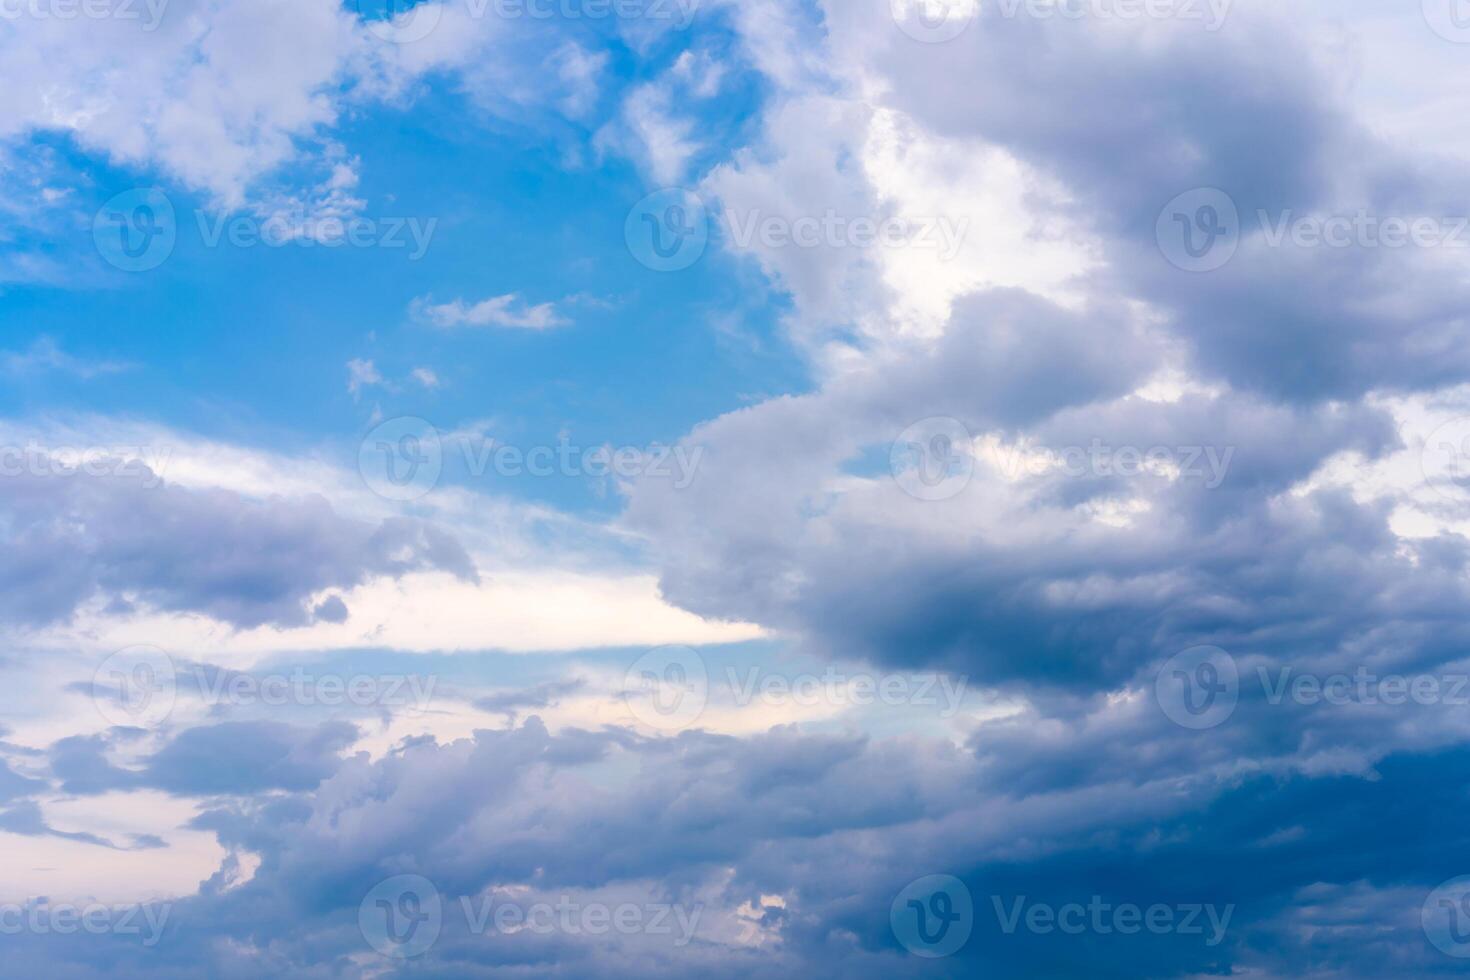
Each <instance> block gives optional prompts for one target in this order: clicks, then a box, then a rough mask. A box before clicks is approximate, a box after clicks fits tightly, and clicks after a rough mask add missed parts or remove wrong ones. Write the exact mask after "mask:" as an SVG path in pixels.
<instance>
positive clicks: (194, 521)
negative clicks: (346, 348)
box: [0, 469, 478, 628]
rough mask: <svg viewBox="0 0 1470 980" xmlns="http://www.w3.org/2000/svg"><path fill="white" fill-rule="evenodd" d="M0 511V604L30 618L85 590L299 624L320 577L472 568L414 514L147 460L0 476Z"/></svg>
mask: <svg viewBox="0 0 1470 980" xmlns="http://www.w3.org/2000/svg"><path fill="white" fill-rule="evenodd" d="M0 524H4V525H5V526H6V527H8V528H10V529H11V540H12V542H13V544H14V546H15V548H16V549H17V550H16V560H15V561H12V562H10V563H9V564H8V566H7V570H6V572H5V573H3V574H0V582H3V585H4V597H3V598H0V614H3V615H4V617H5V618H6V619H7V620H9V621H10V622H12V623H21V624H27V625H30V626H32V627H35V626H43V625H46V624H49V623H57V622H66V621H67V620H69V619H70V618H71V617H72V615H73V614H74V613H76V612H77V611H78V609H79V608H80V607H81V606H83V605H84V604H87V603H91V602H93V601H94V600H100V601H102V602H107V603H111V604H113V605H114V606H115V607H119V608H120V609H127V608H129V607H132V606H135V605H136V606H141V607H143V608H144V609H152V610H156V611H161V612H192V613H202V614H205V615H208V616H211V617H214V618H216V619H218V620H221V621H223V622H227V623H230V624H232V625H234V626H237V627H242V628H249V627H253V626H260V625H264V624H275V625H280V626H291V625H304V624H305V623H307V622H308V621H309V619H310V613H309V611H308V603H309V601H310V600H311V599H312V597H313V596H315V595H316V594H318V593H320V592H321V591H323V590H324V589H329V588H345V587H351V586H354V585H360V584H363V583H366V582H367V581H369V580H370V579H372V578H375V577H378V576H390V577H399V576H402V575H405V574H407V573H409V572H413V571H422V570H427V569H438V570H443V571H446V572H449V573H450V574H451V575H453V576H455V577H457V578H460V579H462V580H464V581H468V582H474V581H478V573H477V572H476V570H475V567H474V564H473V562H472V561H471V560H470V558H469V556H468V554H467V553H466V552H465V550H464V548H463V547H462V546H461V545H460V544H459V543H458V542H457V541H456V540H455V539H454V537H453V536H451V535H450V534H448V533H447V532H445V531H443V530H441V529H439V528H437V527H434V526H433V525H430V524H427V523H425V522H423V521H420V520H416V519H413V518H403V517H392V518H387V519H385V520H383V521H381V522H380V523H377V524H373V523H370V522H367V521H359V520H353V519H350V518H347V517H343V516H341V515H339V514H338V513H337V512H336V511H334V510H333V509H332V506H331V505H330V504H329V503H328V502H327V501H326V500H325V499H324V498H322V497H320V496H315V497H302V498H294V499H292V498H285V497H276V498H270V499H265V500H257V499H250V498H247V497H245V496H242V495H241V494H239V493H235V492H231V491H228V490H191V489H186V488H183V487H180V486H175V485H171V484H168V483H163V482H161V481H157V480H156V478H155V476H154V474H152V473H151V472H150V471H146V469H145V470H144V471H142V473H141V474H125V473H121V472H109V473H107V474H105V475H88V474H87V473H84V472H80V471H75V470H74V471H67V472H51V471H46V472H39V471H37V472H27V473H22V474H20V475H15V476H8V477H6V478H5V479H3V480H0ZM22 556H23V557H22ZM22 586H23V587H22Z"/></svg>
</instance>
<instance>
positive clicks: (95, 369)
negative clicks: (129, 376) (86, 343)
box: [0, 337, 135, 378]
mask: <svg viewBox="0 0 1470 980" xmlns="http://www.w3.org/2000/svg"><path fill="white" fill-rule="evenodd" d="M133 367H135V365H133V364H128V363H126V362H123V361H92V360H87V359H85V358H80V357H74V356H72V355H71V354H68V353H67V352H66V351H64V350H62V349H61V348H60V347H59V346H57V344H56V341H55V340H53V339H51V338H50V337H40V338H38V339H37V340H36V341H35V342H34V343H32V344H31V346H30V347H29V348H27V349H26V350H25V351H0V373H3V374H8V375H26V374H40V373H42V372H46V371H56V372H60V373H62V374H70V375H72V376H74V377H78V378H95V377H98V376H100V375H104V374H117V373H119V372H122V371H129V370H132V369H133Z"/></svg>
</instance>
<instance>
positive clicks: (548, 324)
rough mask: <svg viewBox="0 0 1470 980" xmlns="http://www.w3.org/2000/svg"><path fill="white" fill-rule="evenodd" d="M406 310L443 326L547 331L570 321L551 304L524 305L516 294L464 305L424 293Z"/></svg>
mask: <svg viewBox="0 0 1470 980" xmlns="http://www.w3.org/2000/svg"><path fill="white" fill-rule="evenodd" d="M410 310H411V312H412V314H413V316H414V317H415V318H417V319H419V320H422V321H423V322H425V323H428V324H431V325H432V326H435V327H440V328H443V329H450V328H454V327H506V328H509V329H515V330H549V329H551V328H553V327H561V326H565V325H567V324H568V323H570V322H571V321H570V320H568V319H566V318H565V317H563V316H562V315H561V314H559V313H558V312H557V311H556V305H555V304H554V303H538V304H536V305H535V306H527V305H525V304H524V303H522V302H521V298H520V296H519V295H518V294H516V293H507V294H505V295H504V296H494V297H491V298H490V299H484V300H480V301H479V302H478V303H473V304H468V305H467V304H466V303H465V301H464V300H462V299H456V300H454V301H452V302H449V303H439V304H435V303H434V302H433V301H432V300H431V299H430V298H429V297H428V296H420V297H419V298H418V299H415V300H414V301H413V304H412V305H411V307H410Z"/></svg>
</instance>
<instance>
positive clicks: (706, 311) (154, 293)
mask: <svg viewBox="0 0 1470 980" xmlns="http://www.w3.org/2000/svg"><path fill="white" fill-rule="evenodd" d="M685 43H688V42H687V41H686V42H685ZM696 43H700V44H706V45H721V44H722V43H723V40H722V38H721V37H720V36H719V35H718V34H710V35H707V36H706V37H705V38H703V39H701V40H699V41H697V42H696ZM613 53H614V68H613V70H614V75H615V77H616V78H617V79H618V81H619V84H620V85H626V84H627V83H629V82H630V81H633V80H635V79H636V78H638V77H639V76H640V75H643V74H646V73H649V72H651V71H653V68H651V67H650V65H649V64H648V63H645V62H643V61H639V60H635V59H633V58H632V56H631V55H630V54H629V53H628V52H627V51H626V50H625V49H624V50H618V49H614V52H613ZM761 98H762V93H761V92H759V91H758V90H757V89H756V88H755V87H754V86H753V84H751V83H748V82H745V81H742V80H741V79H740V78H738V77H737V78H735V79H734V80H733V82H732V84H731V85H729V86H728V87H727V89H726V92H725V94H724V95H722V96H721V97H720V98H718V99H715V100H712V101H711V102H709V103H708V104H703V105H702V106H701V107H700V110H699V111H700V113H701V116H700V123H699V127H698V130H697V132H696V136H697V138H699V139H700V140H701V141H703V142H706V143H707V144H708V146H707V149H706V151H705V154H704V155H705V156H706V157H718V158H723V157H725V156H727V155H728V154H729V152H730V151H731V149H732V148H733V146H735V145H738V144H739V141H742V140H745V139H747V138H749V136H750V134H749V133H748V132H746V131H743V130H742V129H741V128H740V125H739V123H738V122H736V120H739V119H742V118H750V117H751V116H752V115H754V114H753V113H752V112H751V105H752V104H754V103H756V102H759V101H760V100H761ZM614 107H615V106H614ZM605 115H606V113H605V112H604V113H599V116H600V117H605ZM554 125H555V126H559V127H560V131H554V130H551V129H549V128H548V127H550V126H552V124H542V123H533V124H532V125H524V124H515V125H512V124H509V123H504V122H498V121H495V120H494V119H492V118H490V117H488V116H487V115H486V114H485V113H484V112H483V111H480V110H478V109H477V108H475V107H474V106H472V105H470V104H469V103H468V102H467V100H466V99H465V98H464V97H463V96H462V95H461V94H459V93H458V92H456V91H453V90H451V89H448V88H445V87H443V86H439V85H434V86H430V87H428V88H427V89H426V90H425V91H424V92H422V93H420V95H419V96H418V98H417V99H416V100H415V101H414V102H413V103H412V104H411V105H409V106H407V107H396V108H395V107H374V108H371V109H369V110H366V111H361V112H359V113H358V114H357V115H356V116H355V117H353V118H351V119H349V120H346V121H345V122H344V124H343V125H342V126H340V127H338V128H337V129H336V130H335V131H334V132H333V136H334V138H336V139H338V140H340V141H341V142H342V143H343V144H344V145H345V146H346V147H347V148H348V152H349V155H350V156H352V157H355V158H357V159H358V160H359V161H360V162H359V165H358V169H359V171H360V173H361V178H362V180H361V184H360V186H359V187H358V188H357V189H356V190H355V194H356V195H357V196H359V197H361V198H363V199H365V200H366V202H367V206H366V208H365V209H364V211H363V213H364V215H366V216H367V217H369V218H415V219H418V220H419V221H420V222H426V221H427V220H429V219H437V225H436V226H435V228H434V232H433V235H432V239H431V240H430V243H429V246H428V249H427V251H426V252H425V253H424V254H423V256H422V257H421V258H419V259H418V260H411V259H410V258H409V257H408V256H409V253H410V252H411V251H412V249H411V248H403V249H385V248H355V247H341V248H335V249H328V248H322V247H313V248H304V247H301V246H299V245H289V244H288V245H285V246H281V247H265V246H261V245H256V246H254V247H248V248H240V247H235V246H231V245H230V244H228V242H226V241H221V242H220V243H219V244H218V245H217V246H215V247H209V246H208V245H207V244H206V236H205V233H204V232H203V231H202V230H201V228H200V224H199V222H198V220H196V216H195V213H194V212H195V210H196V209H198V208H202V207H204V205H205V204H206V201H205V199H204V198H203V197H202V196H201V195H199V194H197V193H192V192H190V191H188V190H187V189H185V188H183V187H181V186H180V185H179V184H178V183H177V182H174V181H171V180H169V179H168V178H167V176H166V175H161V174H158V173H154V172H148V171H139V170H134V169H128V168H123V167H117V166H113V165H110V164H109V163H108V162H107V161H106V160H103V159H99V158H97V157H95V156H91V155H89V154H87V153H86V152H84V151H82V150H79V149H78V148H77V147H75V146H74V145H71V144H70V143H69V142H66V141H64V140H59V139H53V138H46V137H42V138H38V140H37V141H36V144H35V148H36V150H37V152H41V151H42V149H43V148H44V149H45V150H46V151H47V152H49V153H51V154H52V155H53V156H54V157H55V158H57V161H58V163H57V165H59V166H62V167H64V168H65V169H67V170H71V171H75V172H76V173H78V174H80V175H82V177H83V178H84V180H83V186H84V187H85V191H84V192H83V193H82V194H80V195H79V196H78V197H77V198H76V199H74V200H72V201H71V202H69V206H70V207H71V209H72V210H74V211H75V212H76V215H77V216H80V217H82V218H85V217H86V216H88V215H90V214H91V213H93V212H94V211H95V210H96V209H97V208H98V207H100V206H101V205H102V204H103V203H104V202H106V201H107V200H108V199H109V198H110V197H112V196H113V195H114V194H117V193H119V192H121V191H124V190H127V189H129V188H132V187H137V186H149V185H157V186H160V187H162V188H163V189H164V190H165V191H166V192H167V194H168V196H169V197H170V199H171V200H172V202H173V204H174V206H175V207H176V209H177V213H178V242H177V245H176V247H175V250H174V253H173V254H172V256H171V257H170V258H169V259H168V261H166V262H164V263H163V264H162V265H161V266H159V267H158V268H156V269H153V270H151V271H148V272H141V273H132V274H126V273H119V272H117V271H115V270H112V269H111V268H109V267H107V266H106V265H105V264H103V263H102V262H101V261H99V258H98V255H97V252H96V250H95V248H94V246H93V243H92V238H91V227H90V222H89V221H85V220H72V221H69V222H67V223H65V225H64V227H62V228H61V230H60V232H59V234H58V235H57V236H56V237H55V238H54V239H53V240H52V241H51V242H50V243H49V244H48V245H47V246H46V250H47V253H48V254H49V255H51V256H52V257H54V258H55V259H57V260H58V261H60V262H63V263H65V264H66V265H67V266H68V267H69V268H71V269H73V270H75V271H77V272H78V275H77V276H76V279H77V280H81V281H83V282H87V283H89V285H85V286H80V287H79V286H75V285H68V286H66V287H61V286H55V285H44V284H25V283H21V284H15V283H12V284H10V285H8V286H6V287H5V289H4V292H3V293H0V349H3V350H6V351H16V350H24V349H26V348H27V347H29V345H30V344H32V343H33V342H35V340H36V339H37V338H39V337H42V336H46V337H50V338H53V339H54V340H55V341H56V343H57V344H58V345H59V346H60V347H61V348H62V349H63V350H65V351H66V352H67V353H69V354H71V355H74V356H76V357H80V358H86V359H93V360H105V361H121V362H129V363H131V364H133V365H135V367H134V368H133V369H132V370H129V371H126V372H122V373H118V374H112V375H106V376H100V377H93V378H90V379H80V378H75V377H67V376H65V375H64V374H62V373H59V372H54V371H53V372H41V373H32V374H27V375H18V376H11V377H7V378H5V379H4V384H3V386H0V413H3V414H5V415H10V416H15V415H45V414H51V413H65V412H72V411H82V412H95V413H99V414H103V415H116V416H123V417H129V418H136V419H142V420H147V421H156V422H160V423H163V424H166V425H170V426H175V427H178V428H181V429H184V430H187V431H192V432H197V433H200V434H202V435H204V436H208V437H212V438H218V439H222V440H228V441H234V442H240V443H243V444H246V445H256V446H263V447H267V448H273V449H284V450H286V451H324V452H328V453H340V458H342V459H343V460H344V462H348V463H349V464H350V461H351V460H352V459H354V458H355V451H356V445H357V439H358V438H360V436H361V435H362V434H363V433H364V432H365V431H366V429H367V428H368V426H369V424H370V420H371V416H372V414H373V412H374V410H375V409H378V410H380V411H381V413H382V415H383V416H384V417H388V418H392V417H395V416H400V415H416V416H420V417H423V418H425V419H428V420H429V421H431V422H433V423H434V424H435V425H436V426H438V427H439V428H441V429H443V430H452V429H455V428H457V427H459V426H462V425H465V424H466V423H469V422H471V421H474V420H481V419H493V420H495V422H496V425H495V426H494V427H492V429H491V431H492V433H493V434H495V435H496V436H497V437H498V438H501V439H502V440H504V441H506V442H509V443H512V444H518V445H523V446H532V445H538V444H547V443H554V442H555V440H556V439H557V437H558V434H559V433H561V432H563V431H565V432H567V433H568V434H569V437H570V439H571V441H572V442H573V443H575V444H577V445H580V446H587V447H590V446H595V445H599V444H604V443H610V444H612V445H614V446H623V445H631V446H638V445H646V444H648V443H652V442H659V441H663V442H668V441H672V440H675V439H677V438H679V437H680V436H681V435H683V434H685V433H687V432H688V431H689V429H690V428H691V427H692V426H693V425H695V424H696V423H698V422H700V421H703V420H706V419H709V418H712V417H715V416H717V415H719V414H721V413H723V412H728V411H731V410H734V409H737V408H740V407H741V406H743V405H746V404H749V403H750V402H752V401H755V400H760V399H763V398H766V397H770V396H773V395H777V394H782V393H787V392H793V391H802V390H805V389H806V388H807V387H808V386H809V379H808V376H807V374H806V370H805V368H804V366H803V364H802V362H801V361H800V359H799V358H798V357H797V356H796V355H795V354H794V352H793V351H792V350H791V349H790V347H789V345H788V344H787V343H786V342H785V340H784V339H783V334H782V331H781V329H780V326H779V319H780V317H781V316H782V315H783V314H785V313H786V312H787V309H788V308H787V306H786V304H785V302H784V300H783V299H782V297H781V296H780V295H779V293H777V292H774V291H773V290H771V289H770V287H769V284H768V283H766V281H765V280H764V278H763V277H762V276H761V275H760V273H759V272H758V270H756V269H755V268H754V267H753V266H752V264H751V263H749V262H748V261H740V260H736V259H734V258H732V257H731V256H729V255H728V254H727V253H724V252H723V251H722V250H721V249H720V248H719V246H718V244H717V242H716V241H712V242H711V246H710V249H709V251H708V252H707V253H706V255H705V257H704V258H703V259H702V260H701V261H700V262H699V263H698V264H696V265H695V266H694V267H693V268H691V269H688V270H685V271H682V272H678V273H657V272H653V271H650V270H648V269H646V268H644V267H643V266H641V265H639V264H638V263H637V262H636V261H635V260H634V259H633V258H632V256H630V255H629V253H628V251H627V249H626V246H625V243H624V238H623V227H624V220H625V218H626V216H627V213H628V209H629V208H630V207H631V206H632V205H633V204H634V203H635V202H637V201H638V200H639V199H640V198H641V197H642V196H643V195H644V194H646V193H648V192H649V191H650V190H652V189H653V188H652V187H651V186H650V185H649V183H648V180H647V178H646V177H645V176H643V175H642V174H640V172H639V171H638V170H637V168H636V167H635V166H634V165H633V164H632V163H631V162H629V161H628V160H626V159H624V158H622V157H619V156H615V155H607V156H606V157H604V158H603V159H601V160H598V159H597V154H595V153H594V152H593V151H592V150H591V149H590V135H591V134H590V132H586V131H576V130H575V129H574V128H572V127H568V125H567V124H566V123H565V122H561V123H557V124H554ZM569 151H570V154H571V155H574V156H575V155H580V156H581V157H582V161H581V162H580V163H571V164H569V162H568V161H569ZM697 169H698V167H697V164H696V170H697ZM287 176H291V175H287ZM302 182H303V183H309V182H310V177H309V176H306V175H304V176H303V177H302ZM287 183H290V181H288V182H287ZM215 218H216V216H215V215H209V216H208V217H207V220H206V224H208V222H210V221H213V220H215ZM405 237H407V236H405ZM508 293H516V294H519V295H520V296H521V297H522V299H523V301H524V302H526V303H529V304H537V303H543V302H555V303H557V304H558V307H559V309H561V310H562V311H563V313H564V314H565V315H566V316H567V317H568V318H569V319H570V320H571V321H572V322H571V323H570V324H568V325H566V326H562V327H559V328H556V329H553V330H547V331H530V330H515V329H504V328H483V327H482V328H475V327H462V328H459V329H456V330H442V329H436V328H434V327H432V326H429V325H427V324H424V323H421V322H416V321H415V319H414V318H413V317H412V316H411V315H410V303H411V302H412V301H413V300H414V298H415V297H420V296H431V297H433V300H434V302H448V301H451V300H455V299H463V300H464V301H465V302H466V303H474V302H477V301H479V300H483V299H486V298H488V297H492V296H498V295H502V294H508ZM569 297H578V299H575V300H572V301H570V302H569V301H568V298H569ZM352 359H364V360H371V361H372V362H373V363H374V364H375V365H376V367H377V369H378V371H379V372H380V373H381V374H382V375H383V376H384V378H385V379H386V380H387V381H389V382H390V383H391V384H392V386H393V387H392V389H389V388H383V387H377V388H371V389H367V390H364V391H363V392H362V393H361V395H360V396H359V397H358V398H357V399H354V398H353V396H352V395H350V394H349V392H348V390H347V367H346V365H347V362H348V361H349V360H352ZM415 368H428V369H430V370H432V371H433V372H434V373H435V374H436V375H437V376H438V377H439V379H440V380H441V382H442V386H441V387H440V388H439V389H437V390H432V391H430V390H424V389H423V388H422V387H421V386H419V385H418V384H416V383H415V382H414V381H412V380H411V379H410V372H411V371H412V370H413V369H415ZM445 478H446V480H450V481H463V480H467V479H469V478H468V476H467V474H465V473H462V472H460V471H459V469H457V468H456V467H454V466H449V467H446V477H445ZM486 481H494V482H493V483H490V482H486ZM477 482H479V483H481V484H482V485H483V488H484V489H486V490H488V491H491V492H495V493H503V494H508V495H510V496H513V497H516V498H520V499H528V500H536V501H540V502H544V503H548V504H552V505H554V506H557V507H560V508H563V509H567V510H572V511H588V512H598V511H602V512H611V511H613V510H616V508H617V506H618V502H617V500H616V498H615V496H614V497H609V496H607V495H606V494H605V493H601V492H599V488H598V487H597V486H596V485H595V484H596V482H597V481H594V480H591V479H588V478H585V477H575V478H570V479H563V478H560V477H553V478H528V477H521V478H517V479H508V478H497V477H495V476H494V475H493V474H492V475H491V476H488V477H484V478H482V479H480V480H479V481H477Z"/></svg>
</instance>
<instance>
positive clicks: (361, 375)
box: [347, 358, 383, 398]
mask: <svg viewBox="0 0 1470 980" xmlns="http://www.w3.org/2000/svg"><path fill="white" fill-rule="evenodd" d="M382 383H383V376H382V375H381V374H379V373H378V369H377V367H376V366H375V365H374V364H373V362H372V361H365V360H361V359H359V358H353V359H352V360H350V361H348V362H347V390H348V391H350V392H352V397H354V398H356V397H357V396H358V395H359V394H361V393H362V389H364V388H367V387H370V386H372V385H379V384H382Z"/></svg>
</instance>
